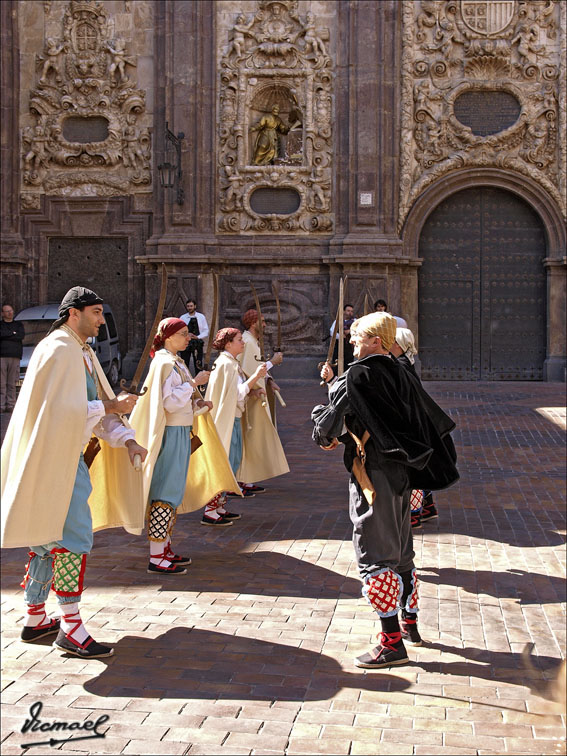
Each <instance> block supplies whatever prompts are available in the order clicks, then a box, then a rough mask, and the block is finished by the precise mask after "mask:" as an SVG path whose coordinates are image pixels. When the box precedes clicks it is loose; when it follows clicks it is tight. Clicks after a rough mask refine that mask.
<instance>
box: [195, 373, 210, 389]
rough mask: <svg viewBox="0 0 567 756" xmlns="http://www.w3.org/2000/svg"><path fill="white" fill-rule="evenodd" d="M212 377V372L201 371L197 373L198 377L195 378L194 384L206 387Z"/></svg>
mask: <svg viewBox="0 0 567 756" xmlns="http://www.w3.org/2000/svg"><path fill="white" fill-rule="evenodd" d="M210 375H211V371H210V370H201V372H200V373H197V375H196V376H195V377H194V378H193V383H194V384H195V386H204V385H205V383H208V382H209V377H210Z"/></svg>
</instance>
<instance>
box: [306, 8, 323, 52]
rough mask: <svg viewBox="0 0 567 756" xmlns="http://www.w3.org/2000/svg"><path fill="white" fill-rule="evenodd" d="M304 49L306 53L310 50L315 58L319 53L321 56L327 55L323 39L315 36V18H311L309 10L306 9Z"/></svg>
mask: <svg viewBox="0 0 567 756" xmlns="http://www.w3.org/2000/svg"><path fill="white" fill-rule="evenodd" d="M305 51H306V52H307V53H309V51H311V52H312V53H313V55H314V56H315V58H318V57H319V55H322V56H323V57H326V56H327V50H326V49H325V45H324V44H323V40H322V39H321V37H318V36H317V32H316V30H315V19H314V18H313V14H312V13H311V11H308V13H307V15H306V17H305Z"/></svg>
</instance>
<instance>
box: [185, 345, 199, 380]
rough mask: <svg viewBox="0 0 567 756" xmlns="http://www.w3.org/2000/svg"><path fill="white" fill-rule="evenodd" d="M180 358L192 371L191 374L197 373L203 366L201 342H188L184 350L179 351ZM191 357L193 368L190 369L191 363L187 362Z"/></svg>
mask: <svg viewBox="0 0 567 756" xmlns="http://www.w3.org/2000/svg"><path fill="white" fill-rule="evenodd" d="M181 359H182V360H184V362H185V364H186V365H187V367H188V368H189V371H190V372H192V374H193V375H197V373H198V372H199V370H201V369H202V366H203V344H202V343H201V344H194V345H193V344H192V343H191V342H189V346H188V347H187V349H186V350H185V351H184V352H181ZM191 359H193V370H191V365H190V364H189V362H190V360H191ZM197 363H199V365H197Z"/></svg>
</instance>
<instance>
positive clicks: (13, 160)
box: [0, 0, 27, 310]
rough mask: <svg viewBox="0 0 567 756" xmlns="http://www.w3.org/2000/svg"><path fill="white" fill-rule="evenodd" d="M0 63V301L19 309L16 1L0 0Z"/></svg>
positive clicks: (21, 250)
mask: <svg viewBox="0 0 567 756" xmlns="http://www.w3.org/2000/svg"><path fill="white" fill-rule="evenodd" d="M0 39H1V40H2V51H1V55H2V58H1V60H2V67H1V79H0V87H1V91H2V98H1V100H0V114H1V117H0V134H1V143H0V149H1V163H2V188H1V190H0V234H1V236H0V246H1V249H2V302H7V303H9V304H11V305H13V307H14V308H15V309H16V310H18V309H20V308H21V307H22V304H23V295H24V292H23V280H24V273H25V269H26V265H27V260H26V257H25V251H24V243H23V239H22V237H21V235H20V140H19V136H18V135H19V125H18V114H19V110H20V107H19V95H20V85H19V82H20V62H19V43H18V3H17V2H16V1H15V0H4V2H2V3H0Z"/></svg>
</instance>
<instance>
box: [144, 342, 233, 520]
mask: <svg viewBox="0 0 567 756" xmlns="http://www.w3.org/2000/svg"><path fill="white" fill-rule="evenodd" d="M174 364H175V360H174V358H173V356H172V355H170V354H169V353H167V352H162V351H160V352H158V353H157V354H156V356H155V357H154V359H153V360H152V364H151V366H150V370H149V372H148V376H147V378H146V380H145V382H144V386H146V387H147V389H148V391H147V393H146V394H144V396H142V397H140V399H139V400H138V402H137V404H136V406H135V407H134V411H133V412H132V415H131V416H130V423H131V425H132V427H133V428H134V430H135V431H136V439H137V441H138V443H140V444H142V446H145V447H146V448H147V449H148V451H149V453H148V456H147V457H146V460H145V462H144V467H143V483H144V493H143V496H142V498H141V502H140V509H139V518H140V522H141V523H143V519H144V517H145V511H146V505H147V500H148V495H149V492H150V485H151V482H152V475H153V472H154V467H155V464H156V460H157V458H158V454H159V450H160V448H161V443H162V438H163V432H164V430H165V410H164V407H163V395H162V386H163V383H164V381H165V380H166V379H167V377H168V375H169V374H170V373H171V371H172V370H173V366H174ZM193 433H194V434H195V435H197V436H198V437H199V439H200V440H201V442H202V446H200V447H199V448H198V449H197V450H196V451H194V452H193V453H192V454H191V459H190V462H189V471H188V475H187V483H186V486H185V494H184V496H183V501H182V502H181V504H180V506H179V508H178V509H177V513H178V514H183V513H185V512H193V511H194V510H196V509H200V508H201V507H204V506H205V504H206V503H207V502H208V501H210V500H211V499H212V498H213V497H214V496H216V495H217V494H218V493H220V492H221V491H237V490H238V484H237V482H236V479H235V477H234V475H233V474H232V470H231V469H230V464H229V461H228V457H227V455H226V453H225V451H224V448H223V445H222V443H221V441H220V439H219V437H218V434H217V431H216V428H215V424H214V422H213V419H212V417H211V416H210V414H209V413H208V412H207V413H205V414H203V415H198V416H197V417H195V418H194V419H193Z"/></svg>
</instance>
